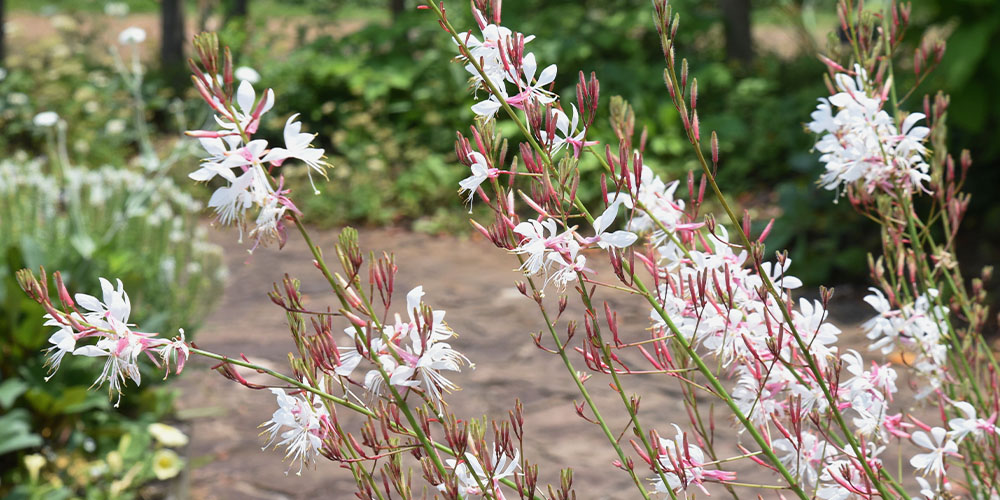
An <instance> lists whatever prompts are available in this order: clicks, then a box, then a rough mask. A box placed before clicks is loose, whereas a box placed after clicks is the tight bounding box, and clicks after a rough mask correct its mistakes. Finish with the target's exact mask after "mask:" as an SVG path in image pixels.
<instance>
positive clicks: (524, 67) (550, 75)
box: [507, 54, 557, 108]
mask: <svg viewBox="0 0 1000 500" xmlns="http://www.w3.org/2000/svg"><path fill="white" fill-rule="evenodd" d="M537 69H538V63H537V62H535V54H526V55H525V56H524V58H523V59H522V60H521V71H522V73H523V77H524V78H523V80H522V79H517V80H514V81H512V82H511V83H514V84H515V85H517V90H518V93H517V94H515V95H513V96H510V97H509V98H507V104H510V105H511V106H514V107H515V108H523V107H524V105H525V103H527V102H528V101H532V100H534V101H538V103H539V104H542V105H544V104H548V103H550V102H553V101H555V100H556V98H557V96H556V95H555V94H553V93H552V92H550V91H548V90H546V89H545V87H547V86H549V85H550V84H551V83H552V82H553V81H555V79H556V71H557V70H556V65H555V64H550V65H548V66H547V67H546V68H545V69H543V70H542V72H541V73H540V74H539V75H538V78H537V79H535V71H536V70H537Z"/></svg>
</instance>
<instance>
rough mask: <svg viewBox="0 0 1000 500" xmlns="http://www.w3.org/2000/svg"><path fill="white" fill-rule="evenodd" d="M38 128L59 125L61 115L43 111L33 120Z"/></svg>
mask: <svg viewBox="0 0 1000 500" xmlns="http://www.w3.org/2000/svg"><path fill="white" fill-rule="evenodd" d="M11 97H12V98H13V97H14V96H13V95H12V96H11ZM31 122H32V123H34V124H35V126H36V127H51V126H53V125H55V124H56V123H59V115H58V114H56V112H55V111H42V112H41V113H38V114H37V115H35V117H34V118H33V119H32V120H31Z"/></svg>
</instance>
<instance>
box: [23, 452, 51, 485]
mask: <svg viewBox="0 0 1000 500" xmlns="http://www.w3.org/2000/svg"><path fill="white" fill-rule="evenodd" d="M45 462H46V460H45V457H43V456H41V455H39V454H38V453H33V454H31V455H25V456H24V468H25V469H28V476H29V477H31V482H32V483H34V482H35V481H38V471H40V470H42V467H45Z"/></svg>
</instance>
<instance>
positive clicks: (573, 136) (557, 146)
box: [541, 104, 597, 157]
mask: <svg viewBox="0 0 1000 500" xmlns="http://www.w3.org/2000/svg"><path fill="white" fill-rule="evenodd" d="M570 106H572V109H573V118H572V119H570V118H569V117H568V116H566V113H565V112H563V111H562V110H561V109H553V110H552V113H553V114H554V115H555V118H556V132H558V133H557V134H553V137H552V152H551V153H550V154H551V155H555V154H556V153H558V152H559V150H561V149H562V148H563V146H565V145H567V144H569V145H570V146H572V147H573V156H574V157H579V156H580V151H581V150H582V149H583V148H585V147H587V146H592V145H594V144H597V141H586V142H584V140H583V138H584V137H586V135H587V129H586V128H583V129H581V130H580V131H579V132H577V131H576V129H577V127H578V126H579V123H580V113H579V112H578V111H577V110H576V104H571V105H570ZM541 138H542V142H543V143H545V142H548V141H549V137H548V133H547V132H546V131H544V130H543V131H542V132H541Z"/></svg>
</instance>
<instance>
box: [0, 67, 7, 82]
mask: <svg viewBox="0 0 1000 500" xmlns="http://www.w3.org/2000/svg"><path fill="white" fill-rule="evenodd" d="M4 78H7V70H5V69H3V68H0V82H2V81H3V80H4Z"/></svg>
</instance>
